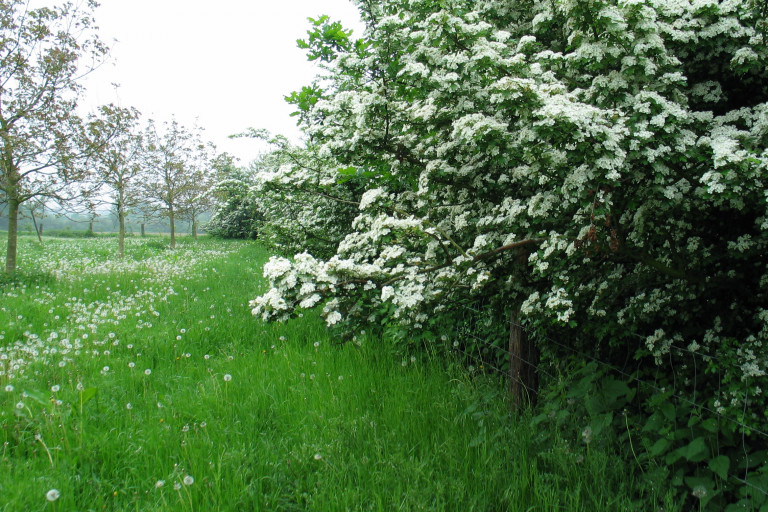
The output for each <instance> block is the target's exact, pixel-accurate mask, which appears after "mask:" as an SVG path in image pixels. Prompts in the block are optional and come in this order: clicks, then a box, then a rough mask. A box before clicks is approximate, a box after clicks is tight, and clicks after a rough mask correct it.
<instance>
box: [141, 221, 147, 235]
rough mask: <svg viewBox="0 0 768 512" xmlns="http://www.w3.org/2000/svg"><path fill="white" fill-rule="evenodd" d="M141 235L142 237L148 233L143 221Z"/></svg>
mask: <svg viewBox="0 0 768 512" xmlns="http://www.w3.org/2000/svg"><path fill="white" fill-rule="evenodd" d="M141 236H142V237H145V236H146V233H144V223H143V222H142V223H141Z"/></svg>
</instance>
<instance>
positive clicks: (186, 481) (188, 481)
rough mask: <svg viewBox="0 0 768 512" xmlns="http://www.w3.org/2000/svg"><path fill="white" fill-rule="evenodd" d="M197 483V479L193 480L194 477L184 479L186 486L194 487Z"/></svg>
mask: <svg viewBox="0 0 768 512" xmlns="http://www.w3.org/2000/svg"><path fill="white" fill-rule="evenodd" d="M193 483H195V479H194V478H192V475H187V476H185V477H184V485H192V484H193Z"/></svg>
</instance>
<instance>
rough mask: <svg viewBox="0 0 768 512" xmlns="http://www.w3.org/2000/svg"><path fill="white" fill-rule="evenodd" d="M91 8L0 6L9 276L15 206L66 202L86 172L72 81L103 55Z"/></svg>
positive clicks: (0, 175) (0, 164)
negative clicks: (36, 201) (38, 199)
mask: <svg viewBox="0 0 768 512" xmlns="http://www.w3.org/2000/svg"><path fill="white" fill-rule="evenodd" d="M95 6H96V3H95V2H93V1H92V0H89V1H87V2H86V3H77V4H74V3H72V2H65V3H63V4H61V5H58V6H55V7H50V8H48V7H41V8H34V9H33V8H30V6H29V3H28V2H26V1H24V0H2V2H0V16H1V17H2V18H0V143H1V144H2V147H0V190H1V191H2V193H3V194H4V196H5V201H6V202H7V204H8V220H9V222H8V249H7V255H6V262H5V270H6V272H8V273H9V274H14V273H15V271H16V254H17V231H18V215H19V206H20V205H21V204H23V203H24V202H26V201H28V200H30V199H32V198H35V197H46V198H52V199H56V200H60V201H63V200H66V199H69V198H71V197H73V195H74V194H72V193H71V191H70V192H69V193H68V191H67V187H68V186H70V185H71V184H72V183H74V182H77V181H78V180H81V179H82V178H83V177H84V175H85V174H86V169H85V168H84V167H82V166H78V165H77V160H78V157H80V156H82V154H83V150H82V148H81V147H80V146H78V143H79V142H80V141H81V140H82V139H81V136H80V134H81V132H82V126H81V122H80V119H79V118H78V117H77V116H76V115H75V107H76V106H77V99H78V97H79V95H80V93H81V90H82V89H81V86H80V85H79V83H78V79H79V78H80V77H81V76H82V75H83V73H87V72H88V71H89V70H92V69H93V68H94V67H95V65H96V64H97V63H98V62H99V61H100V59H101V58H102V57H103V56H104V54H105V52H106V48H105V46H104V45H103V44H102V43H101V42H100V41H99V39H98V37H97V36H96V34H95V32H94V26H93V18H92V16H91V11H92V10H93V9H94V8H95Z"/></svg>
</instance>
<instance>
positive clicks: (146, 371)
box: [144, 368, 152, 375]
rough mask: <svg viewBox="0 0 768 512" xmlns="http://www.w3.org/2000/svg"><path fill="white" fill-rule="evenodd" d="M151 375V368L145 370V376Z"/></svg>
mask: <svg viewBox="0 0 768 512" xmlns="http://www.w3.org/2000/svg"><path fill="white" fill-rule="evenodd" d="M151 374H152V370H150V369H149V368H147V369H146V370H144V375H151Z"/></svg>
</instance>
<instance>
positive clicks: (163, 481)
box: [155, 480, 165, 489]
mask: <svg viewBox="0 0 768 512" xmlns="http://www.w3.org/2000/svg"><path fill="white" fill-rule="evenodd" d="M164 485H165V480H158V481H157V482H155V487H156V488H158V489H159V488H161V487H162V486H164Z"/></svg>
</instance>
